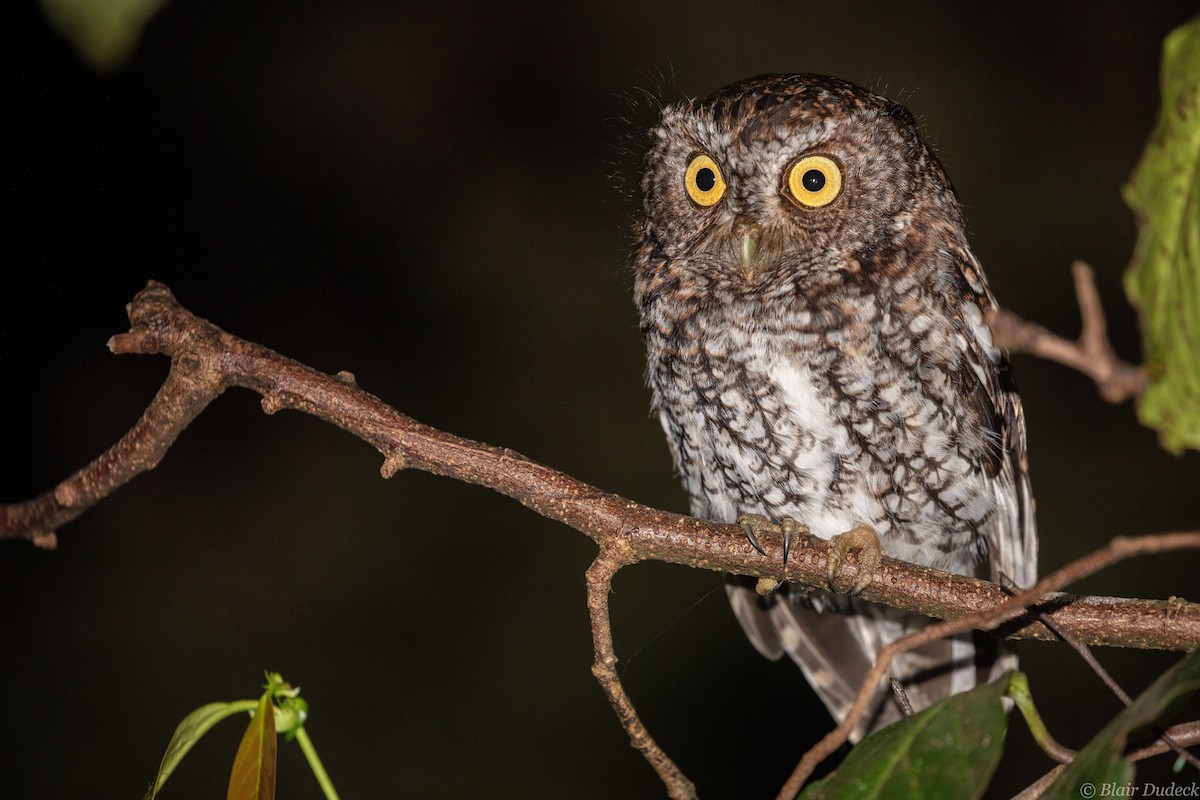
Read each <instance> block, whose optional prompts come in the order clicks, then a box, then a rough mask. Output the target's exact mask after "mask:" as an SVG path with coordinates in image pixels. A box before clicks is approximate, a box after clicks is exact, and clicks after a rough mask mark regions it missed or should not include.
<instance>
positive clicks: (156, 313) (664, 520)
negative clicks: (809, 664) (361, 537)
mask: <svg viewBox="0 0 1200 800" xmlns="http://www.w3.org/2000/svg"><path fill="white" fill-rule="evenodd" d="M127 308H128V312H129V317H130V322H131V323H132V328H131V330H130V332H129V333H125V334H119V335H117V336H114V337H113V338H112V339H111V340H110V342H109V347H110V349H111V350H112V351H113V352H114V353H147V354H148V353H161V354H164V355H167V356H169V357H170V358H171V370H170V374H169V375H168V376H167V379H166V381H165V383H164V384H163V386H162V388H161V389H160V390H159V392H158V394H157V395H156V396H155V398H154V400H153V401H152V402H151V404H150V406H149V407H148V408H147V409H146V412H145V414H143V416H142V418H141V419H139V420H138V422H137V423H136V424H135V425H134V426H133V429H132V430H130V432H129V433H128V434H126V435H125V436H124V437H123V438H122V439H121V440H120V441H119V442H117V444H115V445H114V446H113V447H112V448H110V449H109V450H108V451H107V452H105V453H104V454H103V455H101V456H100V457H99V458H97V459H96V460H95V461H93V462H92V463H91V464H88V465H87V466H86V467H84V468H83V469H81V470H80V471H79V472H77V473H75V474H74V475H72V476H71V477H70V478H68V479H67V480H65V481H63V482H62V483H61V484H59V486H57V487H56V488H54V489H53V490H51V491H49V492H47V493H46V494H44V495H41V496H39V497H37V498H34V499H33V500H29V501H27V502H24V503H19V504H15V505H10V506H0V539H4V538H23V539H29V540H34V539H36V538H37V537H39V536H46V535H47V534H49V533H50V532H52V531H54V530H55V529H56V528H57V527H58V526H60V525H62V524H64V523H66V522H69V521H70V520H72V519H74V518H75V517H77V516H79V514H81V513H83V511H85V510H86V509H87V508H89V507H90V506H92V505H94V504H95V503H96V502H97V501H99V500H100V499H101V498H103V497H105V496H107V495H108V494H110V493H112V492H113V491H115V490H116V489H117V488H119V487H120V486H122V485H124V484H125V483H128V482H129V481H130V480H132V479H133V478H134V477H135V476H136V475H138V474H139V473H141V472H143V471H145V470H147V469H151V468H153V467H154V466H155V465H156V464H157V463H158V461H159V460H160V459H161V458H162V455H163V454H164V453H165V452H166V450H167V449H168V448H169V447H170V446H171V444H172V443H173V442H174V441H175V438H176V437H177V436H178V435H179V433H180V431H182V430H183V429H184V428H185V427H186V426H187V425H188V424H189V423H190V422H191V421H192V420H193V419H195V417H196V416H197V415H198V414H199V413H200V412H201V411H202V410H203V409H204V407H205V406H206V405H207V404H208V403H210V402H212V401H213V400H214V399H215V398H217V397H218V396H220V394H221V393H222V392H224V390H225V389H226V388H228V387H230V386H241V387H245V388H249V389H253V390H254V391H256V392H258V393H259V394H261V395H262V397H263V400H262V406H263V409H264V410H265V411H266V412H267V413H275V412H276V411H278V410H280V409H284V408H291V409H297V410H300V411H303V412H305V413H308V414H312V415H314V416H317V417H320V418H321V419H323V420H326V421H327V422H330V423H332V424H334V425H337V426H338V427H340V428H342V429H343V430H346V431H348V432H350V433H352V434H354V435H355V436H357V437H359V438H361V439H363V440H364V441H366V442H368V443H369V444H371V445H372V446H373V447H375V448H376V449H377V450H378V451H379V452H380V453H382V454H383V456H384V461H383V465H382V467H381V472H382V473H383V475H384V477H391V476H392V475H393V474H395V473H396V472H397V471H399V470H400V469H403V468H405V467H411V468H415V469H421V470H425V471H428V472H433V473H435V474H438V475H444V476H447V477H451V478H455V479H458V480H462V481H466V482H468V483H473V484H477V485H480V486H486V487H488V488H491V489H494V490H496V491H498V492H500V493H502V494H505V495H507V496H509V497H512V498H513V499H515V500H518V501H519V502H521V503H523V504H524V505H526V506H527V507H529V508H531V509H533V510H534V511H536V512H538V513H539V514H542V515H543V516H546V517H549V518H550V519H555V520H558V521H560V522H563V523H565V524H567V525H569V526H571V527H572V528H575V529H576V530H579V531H581V532H583V533H585V534H586V535H588V536H589V537H591V538H592V539H593V540H594V541H596V542H597V543H598V544H600V545H606V544H607V545H617V544H619V545H620V546H621V547H624V548H627V552H628V553H629V563H634V562H637V561H642V560H646V559H653V560H659V561H665V562H668V563H673V564H684V565H687V566H692V567H699V568H702V569H708V570H714V571H720V572H733V573H736V574H740V575H754V576H758V577H765V578H771V579H775V580H786V581H790V582H792V583H796V584H800V585H802V586H808V587H812V588H825V587H826V586H827V582H826V576H825V560H826V555H827V552H828V543H827V542H825V541H824V540H823V539H819V538H817V537H815V536H804V537H801V538H800V541H799V542H798V543H797V544H796V545H794V546H793V548H792V551H791V552H792V555H791V556H790V557H789V560H788V564H787V568H786V569H785V568H784V566H783V558H782V552H781V550H780V544H779V543H778V542H776V541H764V542H763V547H764V548H765V550H766V555H761V554H759V553H757V552H756V551H755V550H754V549H753V548H752V547H750V545H749V544H747V542H746V539H745V536H744V535H743V534H742V532H741V529H740V528H738V527H737V526H736V525H722V524H717V523H712V522H705V521H703V520H698V519H695V518H692V517H686V516H682V515H679V514H671V513H668V512H666V511H659V510H657V509H653V508H649V507H647V506H643V505H640V504H638V503H635V502H633V501H632V500H627V499H625V498H623V497H619V496H617V495H614V494H609V493H607V492H603V491H601V490H600V489H597V488H596V487H594V486H590V485H588V484H586V483H583V482H582V481H579V480H576V479H574V478H572V477H570V476H569V475H565V474H563V473H561V472H558V471H557V470H554V469H551V468H549V467H546V466H544V465H542V464H539V463H537V462H535V461H532V460H530V459H528V458H526V457H525V456H523V455H521V454H520V453H516V452H514V451H512V450H507V449H502V448H498V447H492V446H490V445H486V444H481V443H479V442H473V441H470V440H468V439H463V438H461V437H458V436H454V435H453V434H449V433H445V432H443V431H439V430H437V429H435V428H431V427H429V426H428V425H423V424H421V423H419V422H417V421H415V420H413V419H412V418H410V417H408V416H405V415H404V414H402V413H400V412H399V411H396V410H395V409H394V408H392V407H390V406H388V405H387V404H385V403H384V402H383V401H381V400H380V399H379V398H377V397H375V396H374V395H371V394H369V393H367V392H365V391H363V390H362V389H360V388H359V387H358V386H356V385H355V384H354V378H353V376H352V375H350V374H349V373H345V372H342V373H338V375H336V376H330V375H326V374H324V373H321V372H318V371H316V370H314V369H312V368H310V367H306V366H304V365H303V364H300V363H297V362H295V361H292V360H291V359H288V358H285V357H283V356H281V355H279V354H278V353H275V352H273V351H271V350H268V349H267V348H265V347H262V346H261V345H257V344H254V343H251V342H247V341H244V340H242V339H239V338H237V337H236V336H232V335H230V334H228V333H225V332H224V331H222V330H221V329H220V328H218V327H217V326H215V325H213V324H212V323H210V322H207V321H206V320H203V319H201V318H199V317H197V316H195V315H194V314H192V313H191V312H190V311H188V310H187V309H185V308H183V307H182V306H180V305H179V303H178V302H177V301H176V300H175V298H174V296H173V295H172V294H171V292H170V290H169V289H168V288H167V287H166V286H164V285H163V284H161V283H157V282H155V281H151V282H150V283H149V284H148V285H147V287H146V288H145V289H144V290H142V291H141V292H139V293H138V295H137V297H135V298H134V300H133V302H131V303H130V304H129V306H128V307H127ZM1121 541H1126V540H1121ZM857 568H858V562H857V557H856V556H855V555H853V554H852V555H850V556H849V557H848V558H847V559H846V560H845V562H844V564H843V567H842V569H843V570H844V571H846V572H847V573H848V574H846V575H842V576H840V577H839V581H843V582H844V581H851V580H852V579H853V577H854V575H855V574H856V570H857ZM862 597H863V599H866V600H870V601H873V602H876V603H882V604H884V605H889V606H894V607H896V608H903V609H907V610H909V611H916V612H918V613H922V614H926V615H928V616H931V617H937V618H939V619H956V618H959V617H963V616H964V615H970V614H977V613H979V612H981V611H989V610H991V609H993V608H995V607H997V606H998V605H999V604H1001V603H1004V602H1005V601H1006V600H1007V599H1008V595H1007V594H1006V593H1005V591H1004V589H1003V588H1002V587H1000V586H998V585H996V584H993V583H989V582H987V581H982V580H978V579H975V578H969V577H966V576H963V575H956V574H953V573H948V572H941V571H939V570H934V569H929V568H926V567H921V566H918V565H915V564H908V563H906V562H903V561H897V560H895V559H890V558H884V559H883V563H882V564H881V566H880V567H879V569H878V570H877V571H876V573H875V578H874V580H873V581H872V583H871V584H870V586H869V587H867V589H866V590H865V591H864V592H863V594H862ZM1038 605H1039V608H1041V609H1042V610H1045V611H1048V612H1049V613H1050V614H1052V615H1053V618H1054V619H1055V621H1056V622H1057V623H1058V624H1059V625H1061V626H1063V627H1065V628H1066V629H1067V630H1070V631H1071V632H1072V633H1073V634H1074V635H1075V636H1076V637H1077V638H1079V639H1080V640H1081V641H1084V642H1087V643H1088V644H1093V645H1095V644H1101V645H1112V646H1117V647H1137V648H1150V649H1167V650H1188V649H1191V648H1193V647H1196V646H1197V645H1200V605H1198V604H1195V603H1189V602H1186V601H1183V600H1178V599H1174V598H1173V599H1170V600H1165V601H1164V600H1127V599H1115V598H1104V597H1072V596H1070V595H1066V594H1053V595H1047V596H1045V597H1042V598H1040V599H1039V603H1038ZM1005 634H1006V635H1008V636H1012V637H1014V638H1033V639H1043V640H1048V641H1053V640H1054V639H1055V638H1056V637H1055V636H1054V634H1053V633H1052V632H1050V631H1049V630H1047V629H1046V628H1045V627H1044V626H1043V625H1041V624H1040V623H1036V622H1034V621H1033V620H1032V619H1030V620H1023V621H1020V622H1017V623H1014V624H1013V625H1012V627H1011V630H1009V629H1007V628H1006V630H1005Z"/></svg>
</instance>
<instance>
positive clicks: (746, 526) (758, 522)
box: [737, 514, 808, 564]
mask: <svg viewBox="0 0 1200 800" xmlns="http://www.w3.org/2000/svg"><path fill="white" fill-rule="evenodd" d="M737 524H738V525H740V526H741V528H742V533H744V534H746V541H748V542H750V546H751V547H753V548H754V549H755V550H757V551H758V552H760V553H762V554H763V555H764V556H765V555H766V554H767V551H766V550H763V548H762V545H761V544H759V543H758V537H759V536H762V535H763V534H764V533H765V534H770V535H771V536H778V537H780V538H781V539H783V563H784V564H787V559H788V552H789V551H791V549H792V542H793V541H795V539H796V537H797V536H800V535H801V534H805V533H808V527H807V526H805V525H801V524H800V523H799V522H796V520H794V519H792V518H791V517H784V518H783V519H782V520H781V521H780V523H779V524H778V525H776V524H775V523H774V522H771V520H769V519H767V518H766V517H764V516H763V515H762V514H742V515H741V516H740V517H738V521H737Z"/></svg>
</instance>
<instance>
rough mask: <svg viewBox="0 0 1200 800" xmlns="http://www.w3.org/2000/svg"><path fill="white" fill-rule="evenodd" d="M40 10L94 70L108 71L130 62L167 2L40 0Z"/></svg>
mask: <svg viewBox="0 0 1200 800" xmlns="http://www.w3.org/2000/svg"><path fill="white" fill-rule="evenodd" d="M41 4H42V10H43V11H45V12H46V16H47V17H49V19H50V21H51V22H52V23H54V27H56V28H58V30H59V32H60V33H62V35H63V36H65V37H67V39H69V40H70V41H71V44H73V45H75V49H76V50H78V51H79V54H80V55H81V56H83V58H84V59H85V60H87V61H88V62H89V63H91V65H92V66H93V67H95V68H96V69H98V70H100V71H101V72H111V71H113V70H115V69H117V68H119V67H120V66H121V65H122V64H124V63H125V62H126V61H128V60H129V57H130V56H132V55H133V51H134V49H135V48H136V47H137V43H138V39H139V38H141V35H142V31H143V30H145V28H146V25H147V23H149V22H150V18H151V17H153V16H154V14H155V13H156V12H157V11H158V10H159V9H160V8H162V7H163V6H164V5H165V4H166V0H41Z"/></svg>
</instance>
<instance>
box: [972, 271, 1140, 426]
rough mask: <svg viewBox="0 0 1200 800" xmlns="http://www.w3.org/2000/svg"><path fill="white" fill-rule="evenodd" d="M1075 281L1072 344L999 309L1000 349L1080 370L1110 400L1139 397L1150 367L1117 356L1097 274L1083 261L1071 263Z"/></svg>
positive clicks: (993, 320)
mask: <svg viewBox="0 0 1200 800" xmlns="http://www.w3.org/2000/svg"><path fill="white" fill-rule="evenodd" d="M1071 277H1072V278H1073V279H1074V281H1075V299H1076V301H1077V302H1078V303H1079V316H1080V320H1081V323H1082V326H1081V330H1080V333H1079V339H1077V340H1076V341H1074V342H1072V341H1069V340H1067V339H1064V338H1062V337H1061V336H1058V335H1057V334H1054V333H1051V332H1050V331H1048V330H1046V329H1045V328H1043V327H1042V326H1041V325H1038V324H1036V323H1033V322H1027V321H1025V320H1023V319H1021V318H1020V317H1018V316H1017V315H1016V314H1014V313H1012V312H1011V311H1008V310H1006V309H1003V308H1000V309H996V310H995V311H993V312H992V313H991V314H990V315H989V318H988V324H989V325H990V326H991V329H992V336H993V338H994V341H995V344H996V346H997V347H999V348H1001V349H1003V350H1009V351H1011V352H1021V353H1029V354H1031V355H1035V356H1038V357H1040V358H1045V359H1048V360H1050V361H1055V362H1057V363H1059V364H1062V365H1063V366H1067V367H1070V368H1071V369H1074V370H1078V371H1079V372H1082V373H1083V374H1084V375H1087V376H1088V377H1089V378H1091V379H1092V380H1093V381H1095V382H1096V388H1097V389H1098V390H1099V391H1100V396H1101V397H1102V398H1104V400H1105V401H1106V402H1109V403H1120V402H1122V401H1124V400H1127V399H1129V398H1131V397H1139V396H1140V395H1141V394H1142V391H1143V390H1144V389H1145V388H1146V370H1145V368H1143V367H1140V366H1137V365H1136V364H1130V363H1129V362H1127V361H1122V360H1121V359H1120V358H1118V357H1117V353H1116V351H1115V350H1114V349H1113V346H1112V343H1111V342H1110V341H1109V340H1108V323H1107V321H1106V320H1105V318H1104V306H1103V305H1101V303H1100V291H1099V290H1098V289H1097V288H1096V273H1095V271H1094V270H1093V269H1092V268H1091V267H1090V266H1089V265H1088V264H1086V263H1084V262H1083V261H1076V262H1075V263H1074V264H1072V265H1071Z"/></svg>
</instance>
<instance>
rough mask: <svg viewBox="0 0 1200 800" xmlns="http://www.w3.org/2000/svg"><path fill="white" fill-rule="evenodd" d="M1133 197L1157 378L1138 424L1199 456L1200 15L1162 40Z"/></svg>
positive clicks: (1142, 308)
mask: <svg viewBox="0 0 1200 800" xmlns="http://www.w3.org/2000/svg"><path fill="white" fill-rule="evenodd" d="M1124 194H1125V202H1126V203H1128V204H1129V207H1130V208H1132V209H1133V211H1134V214H1135V216H1136V218H1137V222H1138V227H1139V233H1138V241H1137V247H1136V249H1135V250H1134V254H1133V259H1132V261H1131V262H1130V265H1129V269H1128V271H1127V272H1126V273H1125V291H1126V294H1128V295H1129V300H1130V302H1132V303H1133V304H1134V306H1136V307H1137V309H1138V311H1139V314H1140V316H1141V325H1142V350H1143V357H1144V359H1145V364H1146V368H1147V377H1148V382H1147V386H1146V391H1145V393H1144V394H1143V395H1142V397H1141V400H1140V401H1139V402H1138V418H1139V419H1140V420H1141V421H1142V424H1144V425H1147V426H1149V427H1151V428H1153V429H1154V430H1156V431H1158V433H1159V441H1160V442H1161V443H1162V446H1163V447H1164V448H1166V449H1167V450H1169V451H1171V452H1172V453H1176V454H1178V453H1180V452H1182V451H1183V449H1184V448H1192V449H1200V17H1197V18H1195V19H1193V20H1192V21H1191V22H1189V23H1187V24H1186V25H1183V26H1181V27H1179V28H1176V29H1175V30H1174V31H1172V32H1171V34H1170V35H1168V36H1167V38H1166V40H1165V41H1164V42H1163V64H1162V111H1161V114H1160V117H1159V122H1158V127H1157V129H1155V131H1154V133H1153V134H1152V135H1151V137H1150V142H1149V143H1148V144H1147V145H1146V151H1145V153H1143V155H1142V160H1141V162H1140V163H1139V164H1138V166H1137V169H1136V170H1134V173H1133V177H1132V178H1131V179H1130V182H1129V185H1127V186H1126V187H1125V192H1124Z"/></svg>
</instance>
